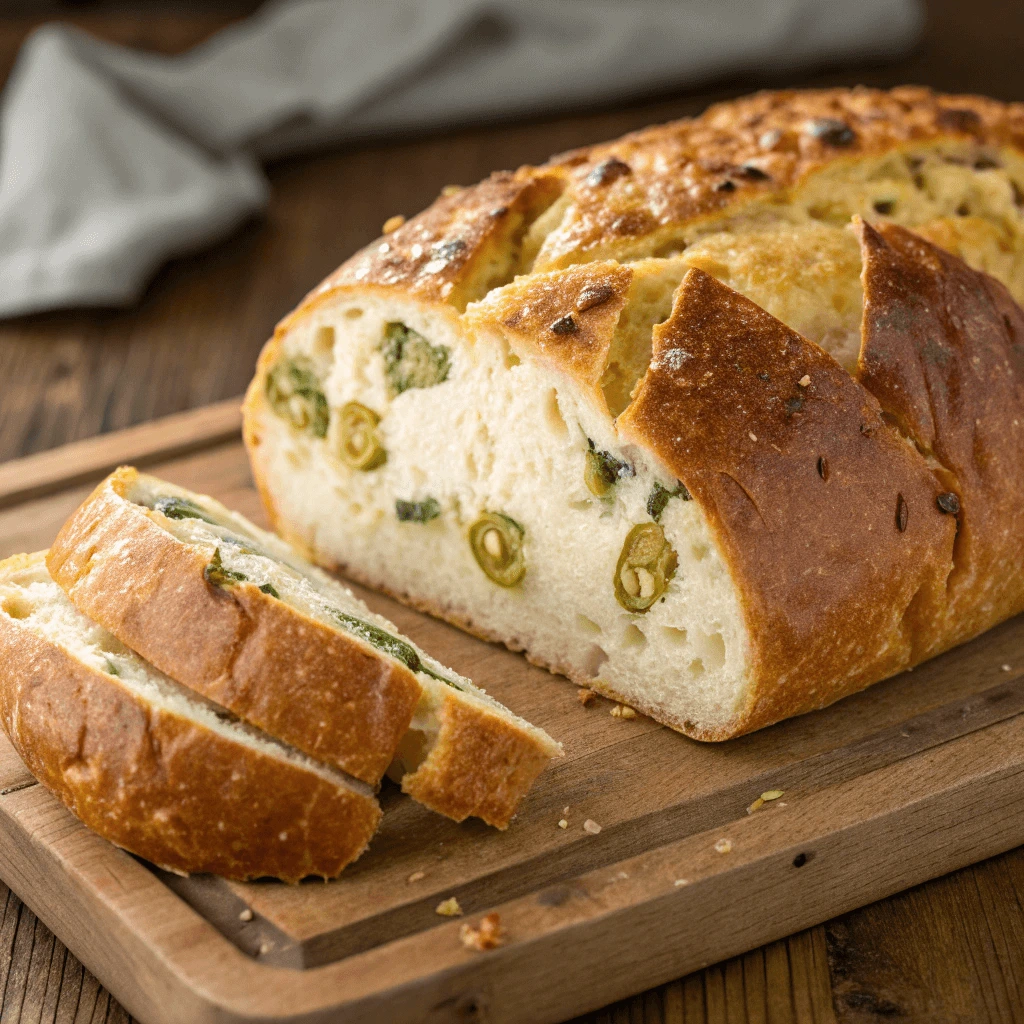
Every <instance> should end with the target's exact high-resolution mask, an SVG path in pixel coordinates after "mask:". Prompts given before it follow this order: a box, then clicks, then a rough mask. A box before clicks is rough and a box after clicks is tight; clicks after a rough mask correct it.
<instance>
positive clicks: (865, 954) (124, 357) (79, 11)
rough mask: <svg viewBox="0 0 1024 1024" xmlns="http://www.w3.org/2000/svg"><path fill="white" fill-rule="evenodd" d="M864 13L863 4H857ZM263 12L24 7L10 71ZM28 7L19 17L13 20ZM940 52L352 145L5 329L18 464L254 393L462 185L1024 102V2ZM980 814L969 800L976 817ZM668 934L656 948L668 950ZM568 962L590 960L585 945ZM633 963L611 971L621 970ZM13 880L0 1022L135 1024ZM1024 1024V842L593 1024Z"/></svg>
mask: <svg viewBox="0 0 1024 1024" xmlns="http://www.w3.org/2000/svg"><path fill="white" fill-rule="evenodd" d="M851 2H856V0H851ZM252 6H253V4H251V3H246V2H245V0H239V2H237V3H229V2H226V3H221V4H220V5H217V4H206V5H203V6H202V7H197V6H196V5H194V4H193V5H182V4H174V5H169V4H166V3H163V4H155V3H152V2H150V3H148V4H147V3H136V4H130V3H129V4H125V3H124V2H122V3H120V4H118V5H117V6H114V5H103V4H100V5H97V4H82V3H76V4H74V5H73V6H72V5H70V4H68V5H66V7H64V8H62V7H60V6H59V5H54V4H49V3H45V2H38V0H37V2H34V3H33V2H24V3H22V4H21V7H20V9H21V12H22V13H18V9H15V13H13V14H11V13H6V14H2V13H0V79H2V78H3V77H5V76H6V74H7V72H8V70H9V69H10V67H11V65H12V63H13V59H14V55H15V53H16V51H17V48H18V46H19V45H20V43H21V41H22V40H23V38H24V37H25V35H26V33H27V32H28V31H29V30H30V29H31V28H32V27H33V26H34V25H36V24H38V23H39V22H40V21H42V20H45V18H46V17H51V16H54V15H63V14H70V15H72V16H73V17H72V20H74V21H75V22H76V23H77V24H79V25H81V26H83V27H84V28H87V29H88V30H90V31H92V32H95V33H96V34H98V35H102V36H104V37H105V38H109V39H115V40H117V41H120V42H125V43H129V44H131V45H136V46H144V47H150V48H154V49H161V50H167V51H175V50H180V49H183V48H186V47H188V46H190V45H192V44H193V43H194V42H196V41H198V40H200V39H202V38H203V37H205V36H206V35H208V34H209V33H210V32H211V31H213V30H214V29H216V28H217V27H219V26H220V25H222V24H224V23H225V22H226V21H227V20H229V19H230V18H231V17H233V16H237V15H238V14H240V13H244V12H245V11H246V10H247V9H249V8H251V7H252ZM11 7H12V5H10V4H6V5H3V6H2V7H0V11H4V10H5V9H6V10H7V11H8V12H9V11H10V10H11ZM926 7H927V9H928V15H929V22H928V28H927V30H926V36H925V40H924V42H923V43H922V45H921V46H920V47H919V48H918V49H917V50H916V52H915V53H913V54H911V55H910V56H908V57H906V58H904V59H903V60H902V61H900V62H898V63H895V64H890V65H889V66H884V67H871V66H861V67H856V68H847V69H843V70H838V71H836V70H821V71H819V72H817V73H814V74H804V75H800V76H791V77H789V78H786V79H779V78H777V77H772V76H771V75H770V74H768V73H764V74H762V73H758V74H753V73H752V74H751V75H749V76H748V77H746V78H745V79H743V80H730V81H728V82H723V83H719V85H718V86H717V87H716V88H714V89H711V90H706V91H702V92H691V93H687V94H684V95H678V96H672V97H668V98H661V99H658V100H657V101H652V102H647V103H644V104H637V105H632V106H629V107H628V108H624V109H618V110H615V111H611V112H608V111H601V112H589V113H585V114H583V115H579V116H572V117H561V118H557V119H547V120H544V121H534V122H531V123H527V124H515V125H511V126H487V127H482V128H477V129H473V130H463V131H459V132H455V133H452V134H450V135H445V136H442V137H438V136H433V137H429V138H423V139H413V140H405V141H401V142H396V143H393V144H388V145H373V146H364V147H353V148H348V149H345V150H343V151H339V152H334V153H331V154H328V155H324V156H317V157H314V158H309V159H296V160H289V161H284V162H281V163H278V164H276V165H275V166H273V167H272V168H270V179H271V182H272V185H273V200H272V202H271V205H270V208H269V210H268V212H267V214H266V215H265V216H264V217H263V218H262V219H260V220H258V221H254V222H252V223H250V224H248V225H247V226H246V227H245V228H243V230H241V231H240V232H239V233H238V234H237V235H236V236H235V237H234V238H232V239H230V240H228V241H226V242H224V243H223V244H221V245H219V246H217V247H216V248H215V249H213V250H211V251H208V252H205V253H202V254H200V255H196V256H193V257H190V258H188V259H181V260H178V261H176V262H175V263H173V264H172V265H170V266H168V267H166V268H165V269H164V270H162V271H161V272H160V273H159V274H158V275H157V277H156V279H155V280H154V281H153V283H152V285H151V286H150V288H149V290H148V291H147V293H146V295H145V297H144V299H143V301H142V302H141V304H140V305H139V306H138V308H135V309H131V310H126V311H70V312H60V313H53V314H46V315H41V316H36V317H29V318H23V319H19V320H14V321H8V322H6V323H0V380H2V381H3V385H2V387H3V390H2V396H3V397H2V399H0V460H3V459H10V458H16V457H18V456H20V455H26V454H29V453H31V452H37V451H41V450H43V449H46V448H50V447H53V446H55V445H59V444H61V443H63V442H65V441H70V440H74V439H77V438H84V437H89V436H92V435H94V434H98V433H102V432H105V431H109V430H115V429H118V428H121V427H126V426H129V425H131V424H134V423H138V422H141V421H143V420H147V419H150V418H152V417H155V416H161V415H165V414H167V413H171V412H176V411H179V410H183V409H187V408H191V407H194V406H199V405H203V404H206V403H209V402H213V401H216V400H217V399H221V398H226V397H230V396H232V395H237V394H239V393H241V391H242V390H243V389H244V387H245V385H246V384H247V383H248V380H249V376H250V374H251V371H252V367H253V363H254V360H255V358H256V355H257V353H258V351H259V349H260V346H261V345H262V343H263V341H264V339H265V338H266V337H267V335H268V333H269V332H270V331H271V329H272V328H273V325H274V323H275V321H276V320H277V319H278V318H279V317H280V316H282V315H283V314H284V313H286V312H287V311H288V310H289V309H290V308H291V307H292V306H293V305H294V304H295V303H296V301H297V300H298V299H299V298H301V297H302V295H303V294H304V293H305V292H306V290H307V289H308V288H309V287H310V286H311V285H313V284H315V283H316V282H317V281H319V280H320V279H321V278H322V277H323V276H324V275H325V274H326V273H328V272H329V271H330V270H332V269H333V268H334V267H335V266H336V265H337V264H338V263H340V262H341V261H342V260H343V259H345V258H346V257H347V256H348V255H349V254H351V253H352V252H353V251H354V250H355V249H356V248H357V247H359V246H361V245H363V244H365V243H366V242H368V241H370V240H371V239H373V238H374V237H376V236H377V234H378V233H379V230H380V225H381V224H382V223H383V221H384V220H385V219H386V218H387V217H389V216H390V215H391V214H394V213H404V214H412V213H415V212H416V211H418V210H419V209H421V208H422V207H423V206H425V205H427V204H428V203H429V202H430V201H431V200H432V199H433V198H434V196H435V195H436V194H437V193H438V191H439V190H440V188H441V187H442V186H444V185H446V184H450V183H459V184H466V183H470V182H473V181H476V180H477V179H479V178H481V177H483V176H484V175H486V174H487V173H488V172H490V171H491V170H493V169H495V168H499V167H515V166H516V165H518V164H520V163H524V162H532V161H539V160H543V159H544V158H546V157H547V156H548V155H549V154H550V153H552V152H556V151H560V150H564V149H568V148H570V147H573V146H577V145H581V144H584V143H589V142H596V141H599V140H601V139H606V138H611V137H614V136H616V135H619V134H621V133H622V132H624V131H628V130H630V129H634V128H639V127H642V126H644V125H646V124H649V123H652V122H655V121H663V120H667V119H669V118H673V117H678V116H682V115H685V114H690V113H694V112H697V111H699V110H701V109H702V108H703V107H705V106H706V105H707V104H708V103H709V102H711V101H712V100H715V99H720V98H723V97H727V96H732V95H738V94H740V93H743V92H748V91H750V90H751V89H754V88H759V87H764V86H776V85H820V84H854V83H857V82H863V83H866V84H871V85H896V84H899V83H904V82H912V83H921V84H926V85H931V86H933V87H935V88H938V89H943V90H948V91H954V92H956V91H960V92H968V91H969V92H980V93H987V94H989V95H992V96H995V97H997V98H1000V99H1008V100H1009V99H1013V100H1020V99H1024V50H1022V48H1021V45H1022V41H1024V2H1022V0H973V2H972V3H970V4H967V3H964V2H963V0H927V3H926ZM963 813H964V814H970V813H971V809H970V807H964V808H963ZM651 941H652V942H656V941H657V936H652V937H651ZM567 955H571V954H570V953H569V951H567ZM608 969H609V970H614V969H615V967H614V964H609V967H608ZM126 1020H128V1017H127V1014H126V1013H125V1011H124V1010H123V1009H122V1008H121V1007H120V1006H119V1005H118V1004H117V1003H116V1001H115V1000H114V999H113V998H111V997H110V996H109V995H108V994H107V993H106V992H105V991H104V990H103V989H102V988H101V987H100V986H99V985H98V983H97V982H96V980H95V979H94V978H92V977H91V976H90V975H89V973H88V972H87V971H84V970H83V968H82V966H81V965H80V964H79V963H78V962H77V960H76V959H75V958H74V957H73V956H72V955H71V954H70V953H69V952H67V950H65V949H64V947H63V946H62V945H61V944H60V943H59V942H58V941H56V940H55V939H54V937H53V935H52V934H50V932H49V931H48V930H47V929H46V928H45V926H43V925H42V924H41V923H40V922H39V921H37V920H36V919H35V917H34V915H33V914H32V913H31V912H30V911H29V910H28V909H27V908H26V907H24V906H23V905H22V904H21V903H20V901H19V900H18V899H17V897H16V896H15V895H14V894H13V893H10V892H8V891H7V890H6V888H4V886H3V885H2V884H0V1024H29V1022H31V1024H54V1022H60V1024H71V1022H76V1024H85V1022H96V1024H99V1022H104V1021H126ZM584 1020H585V1021H586V1022H587V1024H598V1022H602V1024H603V1022H622V1024H626V1022H630V1024H655V1022H664V1024H670V1022H671V1024H683V1022H685V1024H694V1022H705V1021H707V1022H714V1024H719V1022H721V1024H726V1022H728V1024H747V1022H750V1024H755V1022H766V1024H782V1022H794V1024H807V1022H832V1021H837V1022H840V1024H862V1022H863V1024H866V1022H870V1021H890V1020H892V1021H901V1022H905V1021H911V1022H918V1021H920V1022H928V1024H946V1022H950V1024H952V1022H957V1024H967V1022H975V1021H977V1022H990V1021H991V1022H1003V1021H1024V849H1018V850H1015V851H1012V852H1010V853H1008V854H1005V855H1003V856H1001V857H997V858H995V859H993V860H990V861H986V862H984V863H982V864H978V865H975V866H974V867H971V868H967V869H965V870H963V871H960V872H957V873H955V874H953V875H949V876H947V877H945V878H941V879H938V880H936V881H934V882H931V883H928V884H926V885H923V886H920V887H918V888H916V889H913V890H911V891H909V892H905V893H902V894H900V895H898V896H894V897H892V898H891V899H888V900H884V901H883V902H881V903H878V904H875V905H873V906H869V907H865V908H864V909H862V910H859V911H856V912H854V913H851V914H847V915H846V916H844V917H842V918H839V919H837V920H834V921H830V922H828V923H827V924H825V925H822V926H820V927H817V928H814V929H811V930H810V931H807V932H803V933H800V934H798V935H794V936H791V937H790V938H788V939H786V940H784V941H781V942H776V943H773V944H772V945H769V946H765V947H764V948H762V949H758V950H755V951H753V952H751V953H748V954H746V955H745V956H742V957H737V958H736V959H734V960H730V961H728V962H727V963H724V964H719V965H717V966H714V967H710V968H708V969H706V970H704V971H702V972H700V973H698V974H694V975H691V976H689V977H687V978H683V979H681V980H680V981H676V982H673V983H672V984H669V985H666V986H663V987H662V988H660V989H655V990H653V991H651V992H647V993H645V994H643V995H640V996H637V997H635V998H633V999H630V1000H627V1001H625V1002H623V1003H620V1004H617V1005H616V1006H612V1007H608V1008H607V1009H605V1010H603V1011H600V1012H598V1013H596V1014H591V1015H589V1016H588V1017H586V1018H581V1019H580V1021H579V1022H576V1024H582V1022H583V1021H584Z"/></svg>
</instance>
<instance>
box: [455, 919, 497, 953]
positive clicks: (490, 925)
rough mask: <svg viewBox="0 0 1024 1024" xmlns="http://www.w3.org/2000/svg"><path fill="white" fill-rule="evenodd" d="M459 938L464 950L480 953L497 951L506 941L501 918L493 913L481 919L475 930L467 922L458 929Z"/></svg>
mask: <svg viewBox="0 0 1024 1024" xmlns="http://www.w3.org/2000/svg"><path fill="white" fill-rule="evenodd" d="M459 938H460V939H461V940H462V944H463V946H465V947H466V949H475V950H478V951H479V952H481V953H483V952H485V951H486V950H488V949H497V947H498V946H501V945H503V944H504V943H505V941H506V936H505V929H504V928H503V927H502V926H501V918H500V917H499V916H498V915H497V914H494V913H491V914H486V915H485V916H484V917H482V918H481V919H480V924H479V926H477V927H475V928H474V927H473V925H471V924H470V923H469V922H468V921H467V922H466V923H465V924H464V925H463V926H462V927H461V928H460V929H459Z"/></svg>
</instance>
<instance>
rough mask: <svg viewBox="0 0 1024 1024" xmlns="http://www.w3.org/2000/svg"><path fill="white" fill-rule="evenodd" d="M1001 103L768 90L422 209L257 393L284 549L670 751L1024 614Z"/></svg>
mask: <svg viewBox="0 0 1024 1024" xmlns="http://www.w3.org/2000/svg"><path fill="white" fill-rule="evenodd" d="M1022 206H1024V106H1022V105H1019V104H1010V105H1006V104H1000V103H996V102H994V101H990V100H985V99H981V98H977V97H955V96H940V95H935V94H933V93H931V92H928V91H927V90H922V89H910V88H907V89H897V90H894V91H892V92H888V93H886V92H879V91H876V90H869V89H855V90H832V91H824V92H807V93H795V92H784V93H764V94H760V95H758V96H754V97H752V98H749V99H745V100H739V101H735V102H731V103H726V104H721V105H719V106H716V107H713V108H711V109H710V110H708V111H707V112H706V113H705V114H704V115H702V116H701V117H699V118H696V119H695V120H689V121H682V122H677V123H675V124H670V125H665V126H662V127H657V128H651V129H648V130H646V131H642V132H638V133H636V134H633V135H629V136H626V137H625V138H623V139H621V140H619V141H617V142H613V143H609V144H606V145H601V146H596V147H593V148H591V149H584V150H578V151H576V152H573V153H569V154H567V155H564V156H561V157H557V158H555V159H553V160H552V161H551V162H550V163H549V164H547V165H545V166H542V167H524V168H521V169H520V170H518V171H516V172H515V173H500V174H495V175H493V176H492V177H491V178H489V179H488V180H487V181H485V182H483V183H481V184H480V185H476V186H473V187H470V188H465V189H461V190H446V192H445V194H444V195H443V196H442V197H441V198H440V199H438V201H437V202H436V203H435V204H434V205H433V206H432V207H430V209H428V210H427V211H425V212H424V213H422V214H421V215H419V216H418V217H415V218H413V219H412V220H411V221H409V222H408V223H405V224H404V225H402V226H401V227H399V228H398V229H397V230H395V231H394V232H393V233H391V234H389V235H387V236H386V237H384V238H382V239H380V240H379V241H377V242H375V243H373V244H372V245H371V246H369V247H367V248H366V249H365V250H363V252H361V253H359V254H357V255H356V256H354V257H353V258H352V259H351V260H349V261H348V262H347V263H346V264H344V265H343V266H342V267H341V268H340V269H339V270H338V271H337V272H336V273H335V274H333V275H332V276H331V277H329V278H328V279H327V280H326V281H325V282H324V283H323V284H321V285H320V286H319V287H318V288H316V289H315V290H314V291H313V292H311V293H310V295H309V296H308V297H307V298H306V299H305V300H304V301H303V303H302V304H301V305H300V306H299V308H298V309H297V310H296V311H295V312H294V313H292V314H291V315H290V316H289V317H287V318H286V319H285V320H284V321H283V322H282V323H281V324H280V325H279V326H278V328H277V330H276V332H275V334H274V337H273V338H272V339H271V341H270V342H268V344H267V346H266V348H265V349H264V351H263V354H262V355H261V357H260V360H259V364H258V367H257V372H256V376H255V378H254V380H253V382H252V384H251V386H250V388H249V391H248V395H247V398H246V403H245V437H246V443H247V445H248V448H249V452H250V458H251V461H252V466H253V471H254V475H255V478H256V480H257V483H258V485H259V487H260V490H261V493H262V495H263V499H264V502H265V504H266V507H267V509H268V512H269V514H270V517H271V519H272V521H273V523H274V525H275V528H276V529H277V530H278V531H279V532H280V533H281V534H282V535H283V536H285V537H286V538H288V539H289V540H290V541H291V542H292V543H294V544H296V545H298V546H300V547H301V548H302V549H303V550H304V551H306V552H307V553H308V554H309V556H310V557H311V558H312V559H313V560H315V561H317V562H319V563H321V564H323V565H325V566H329V567H335V568H340V569H341V570H342V571H344V572H346V573H348V574H350V575H352V576H353V577H355V578H357V579H360V580H362V581H364V582H366V583H369V584H370V585H373V586H377V587H380V588H383V589H385V590H387V591H389V592H391V593H393V594H396V595H398V596H399V597H401V598H402V599H404V600H406V601H409V602H410V603H412V604H414V605H416V606H417V607H420V608H424V609H427V610H429V611H431V612H433V613H435V614H437V615H441V616H443V617H445V618H447V619H449V620H451V621H453V622H456V623H459V624H461V625H463V626H464V627H466V628H468V629H470V630H472V631H474V632H476V633H479V634H481V635H483V636H485V637H489V638H493V639H497V640H500V641H502V642H504V643H506V644H508V645H509V646H510V647H512V648H514V649H520V650H525V651H526V653H527V655H528V657H529V658H531V660H533V661H536V662H538V663H541V664H544V665H547V666H548V667H550V668H551V669H553V670H555V671H557V672H561V673H564V674H565V675H567V676H569V677H570V678H571V679H573V680H575V681H576V682H578V683H581V684H584V685H586V686H590V687H593V688H594V689H596V690H599V691H601V692H602V693H605V694H607V695H609V696H612V697H616V698H618V699H621V700H624V701H627V702H628V703H630V704H632V705H634V706H636V707H637V708H639V709H641V710H643V711H644V712H646V713H648V714H650V715H653V716H654V717H655V718H657V719H658V720H659V721H662V722H665V723H667V724H669V725H671V726H673V727H674V728H677V729H680V730H682V731H684V732H686V733H687V734H689V735H691V736H694V737H698V738H702V739H724V738H727V737H730V736H734V735H737V734H739V733H742V732H746V731H749V730H751V729H756V728H759V727H762V726H764V725H767V724H769V723H771V722H774V721H777V720H779V719H780V718H784V717H786V716H789V715H794V714H797V713H800V712H804V711H808V710H810V709H813V708H818V707H822V706H824V705H826V704H828V703H830V702H832V701H834V700H837V699H838V698H840V697H842V696H844V695H846V694H848V693H851V692H853V691H856V690H858V689H861V688H863V687H865V686H867V685H869V684H871V683H873V682H876V681H878V680H880V679H883V678H885V677H887V676H889V675H892V674H893V673H896V672H898V671H900V670H902V669H904V668H907V667H909V666H911V665H914V664H917V663H918V662H920V661H921V660H923V659H925V658H928V657H931V656H932V655H934V654H936V653H938V652H939V651H941V650H943V649H945V648H947V647H949V646H951V645H953V644H956V643H960V642H962V641H963V640H966V639H967V638H969V637H971V636H973V635H976V634H977V633H978V632H980V631H982V630H984V629H987V628H989V627H990V626H991V625H993V624H994V623H996V622H999V621H1000V620H1002V619H1004V618H1006V617H1008V616H1010V615H1013V614H1015V613H1017V612H1018V611H1020V610H1021V609H1022V608H1024V572H1022V570H1024V518H1022V517H1024V435H1022V431H1024V386H1022V374H1024V356H1022V345H1024V314H1022V313H1021V310H1020V308H1019V306H1018V305H1017V302H1019V301H1021V300H1022V299H1024V211H1022Z"/></svg>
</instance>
